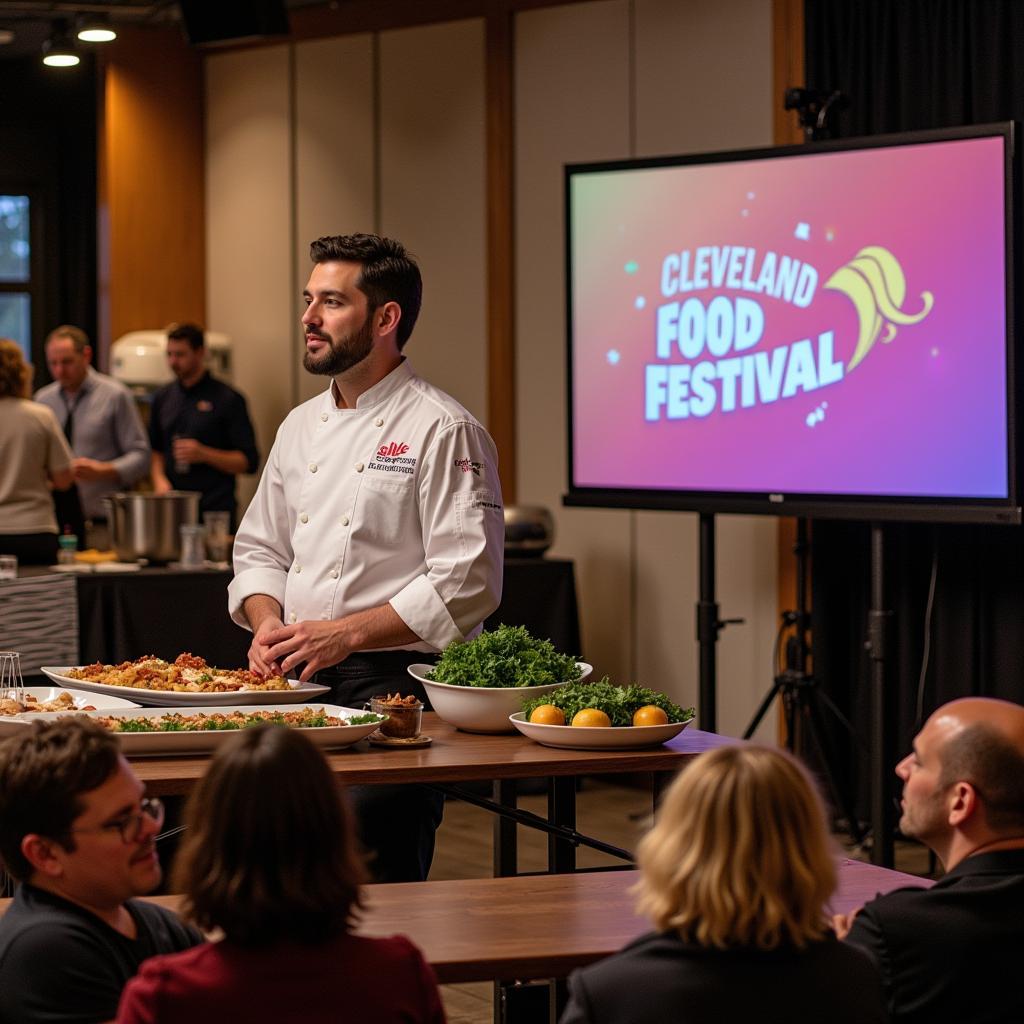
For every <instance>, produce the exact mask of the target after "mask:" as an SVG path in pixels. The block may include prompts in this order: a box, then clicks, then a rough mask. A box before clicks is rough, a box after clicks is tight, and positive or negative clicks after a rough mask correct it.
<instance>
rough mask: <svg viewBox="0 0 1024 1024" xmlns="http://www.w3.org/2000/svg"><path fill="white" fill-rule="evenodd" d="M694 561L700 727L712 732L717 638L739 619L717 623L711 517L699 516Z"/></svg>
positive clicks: (712, 520)
mask: <svg viewBox="0 0 1024 1024" xmlns="http://www.w3.org/2000/svg"><path fill="white" fill-rule="evenodd" d="M699 531H700V536H699V540H698V544H699V549H698V561H699V565H700V594H699V599H698V601H697V648H698V651H699V662H700V693H699V700H698V703H699V705H700V727H701V728H702V729H704V730H705V731H706V732H714V731H715V729H716V727H717V725H718V717H717V711H716V706H715V704H716V686H717V675H718V634H719V633H721V632H722V630H723V629H724V628H725V627H726V626H729V625H732V624H733V623H737V622H743V621H744V620H743V619H720V618H719V617H718V602H717V601H716V600H715V517H714V516H713V515H712V514H711V513H710V512H701V513H700V526H699Z"/></svg>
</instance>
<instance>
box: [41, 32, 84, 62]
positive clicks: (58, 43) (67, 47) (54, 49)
mask: <svg viewBox="0 0 1024 1024" xmlns="http://www.w3.org/2000/svg"><path fill="white" fill-rule="evenodd" d="M43 63H44V64H45V65H46V66H47V67H51V68H73V67H74V66H75V65H76V64H78V63H79V56H78V54H77V53H75V44H74V43H73V42H72V40H71V35H70V33H69V32H68V25H67V22H66V21H58V22H55V23H54V26H53V31H52V32H51V33H50V38H49V39H44V40H43Z"/></svg>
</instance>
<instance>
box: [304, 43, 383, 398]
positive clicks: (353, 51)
mask: <svg viewBox="0 0 1024 1024" xmlns="http://www.w3.org/2000/svg"><path fill="white" fill-rule="evenodd" d="M373 92H374V75H373V37H372V36H371V35H369V34H367V33H362V34H359V35H353V36H340V37H337V38H334V39H318V40H315V41H312V42H304V43H297V44H296V46H295V241H296V252H295V278H294V282H295V284H294V298H293V308H294V311H295V312H294V323H295V326H294V328H293V335H292V337H293V339H294V345H295V348H294V353H295V355H294V358H295V361H296V364H297V365H298V364H301V361H302V353H303V351H304V350H305V344H304V342H303V338H302V330H301V327H300V326H299V316H300V315H301V310H302V302H301V299H300V296H301V294H302V290H303V288H305V286H306V282H307V281H308V280H309V272H310V270H311V269H312V265H311V263H310V262H309V243H310V242H312V241H313V240H314V239H316V238H320V237H321V236H323V235H347V234H352V233H353V232H357V231H375V230H376V224H375V222H374V219H375V211H374V189H375V177H376V169H375V166H374V163H375V156H374V132H375V128H374V96H373ZM298 373H299V376H298V395H297V398H298V400H299V401H303V400H305V399H306V398H309V397H311V396H312V395H314V394H317V393H318V392H320V391H322V390H323V389H324V388H325V387H326V386H327V384H328V381H327V379H326V378H324V377H314V376H313V375H312V374H309V373H306V372H305V371H304V370H301V369H300V370H299V371H298Z"/></svg>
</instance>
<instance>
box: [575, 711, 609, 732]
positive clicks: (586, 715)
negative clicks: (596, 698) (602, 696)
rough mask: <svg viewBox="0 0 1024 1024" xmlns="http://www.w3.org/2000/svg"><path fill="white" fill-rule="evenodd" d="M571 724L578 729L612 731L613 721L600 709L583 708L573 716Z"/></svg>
mask: <svg viewBox="0 0 1024 1024" xmlns="http://www.w3.org/2000/svg"><path fill="white" fill-rule="evenodd" d="M569 724H570V725H574V726H575V727H576V728H577V729H610V728H611V727H612V720H611V719H610V718H609V717H608V716H607V715H606V714H605V713H604V712H603V711H601V710H600V709H599V708H583V710H582V711H577V712H576V714H575V715H573V716H572V721H571V722H570V723H569Z"/></svg>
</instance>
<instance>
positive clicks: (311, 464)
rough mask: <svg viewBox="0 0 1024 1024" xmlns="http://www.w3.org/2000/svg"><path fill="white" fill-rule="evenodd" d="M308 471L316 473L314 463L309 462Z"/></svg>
mask: <svg viewBox="0 0 1024 1024" xmlns="http://www.w3.org/2000/svg"><path fill="white" fill-rule="evenodd" d="M309 471H310V473H315V472H316V463H315V462H311V463H310V464H309Z"/></svg>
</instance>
